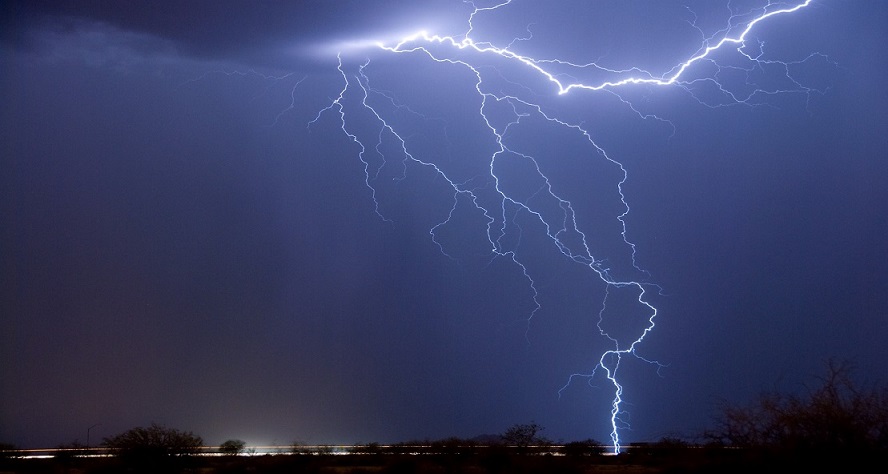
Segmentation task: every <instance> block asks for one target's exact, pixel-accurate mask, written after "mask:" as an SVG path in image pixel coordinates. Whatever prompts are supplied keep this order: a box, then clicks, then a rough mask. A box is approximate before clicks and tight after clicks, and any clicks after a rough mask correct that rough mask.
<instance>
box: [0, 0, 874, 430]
mask: <svg viewBox="0 0 888 474" xmlns="http://www.w3.org/2000/svg"><path fill="white" fill-rule="evenodd" d="M727 3H728V2H725V4H724V5H719V4H717V2H709V1H699V2H690V1H685V2H681V1H676V2H634V1H633V2H625V1H623V2H564V3H563V4H558V5H555V2H531V1H526V0H514V1H513V2H512V4H510V5H507V6H503V7H501V8H499V9H497V10H495V11H485V12H479V13H478V14H477V15H476V16H475V17H474V21H473V26H474V28H473V30H472V34H471V36H472V37H473V38H474V39H475V40H476V41H487V42H490V43H491V44H492V45H494V46H497V47H505V46H509V45H510V44H511V46H510V48H511V50H513V51H515V52H517V53H518V54H522V55H525V56H528V57H533V58H535V59H541V60H553V59H559V60H562V61H569V62H572V63H574V64H588V63H592V62H595V63H596V64H598V65H600V66H601V67H602V68H606V69H607V70H602V69H598V70H594V69H593V68H591V67H585V68H578V67H571V66H566V65H564V64H560V65H559V64H555V63H552V62H542V63H538V64H540V65H541V66H542V67H544V68H546V69H547V70H551V71H554V72H556V73H557V74H561V75H559V76H557V77H558V78H559V79H561V80H563V81H567V82H574V81H580V82H584V83H596V82H598V81H601V80H605V79H612V78H614V77H624V76H625V73H621V72H618V71H630V73H631V74H634V75H636V76H643V75H644V72H643V71H647V72H648V73H650V74H651V75H654V76H662V75H665V74H667V72H668V71H669V70H670V69H672V68H673V67H675V66H676V65H678V64H680V63H681V62H682V61H684V60H686V59H688V58H689V57H692V56H693V55H694V54H695V53H697V52H699V49H700V47H701V45H702V44H703V42H704V41H705V40H706V39H707V38H710V39H717V38H719V37H720V36H723V35H724V34H725V31H724V29H725V28H726V27H728V26H729V25H733V26H734V27H735V28H734V29H733V30H731V33H732V34H737V33H739V31H740V30H742V25H743V24H744V21H747V22H748V21H749V20H750V19H751V18H754V17H755V16H756V15H758V14H760V13H761V12H762V11H763V10H761V8H762V7H763V5H765V4H766V3H767V2H756V1H749V2H736V1H732V2H730V7H729V6H728V5H727ZM792 4H794V3H793V2H789V3H787V4H780V6H787V5H792ZM477 5H478V6H479V7H481V6H484V5H483V4H481V3H480V2H479V3H478V4H477ZM0 8H2V12H0V31H2V33H0V40H2V42H0V47H2V58H3V64H4V66H3V75H2V82H0V84H2V87H0V94H2V95H0V103H2V104H3V107H2V112H0V120H2V124H0V144H2V145H0V165H2V167H0V169H2V173H0V212H2V219H0V230H2V232H0V282H2V286H0V327H2V328H3V329H2V331H0V381H2V382H0V442H9V443H14V444H16V445H19V446H23V447H44V446H55V445H57V444H60V443H66V442H70V441H73V440H75V439H79V440H80V441H81V442H85V441H86V433H87V429H88V428H90V427H91V426H94V425H96V424H97V423H100V425H99V426H96V427H93V428H92V429H91V436H92V438H91V440H90V441H91V442H92V443H95V442H97V441H98V440H100V439H101V438H102V437H105V436H110V435H113V434H116V433H119V432H121V431H123V430H125V429H128V428H130V427H133V426H137V425H147V424H149V423H151V422H157V423H163V424H166V425H168V426H173V427H177V428H182V429H189V430H192V431H194V432H196V433H198V434H200V435H202V436H203V437H204V439H205V440H206V441H207V442H208V443H211V444H214V443H219V442H221V441H224V440H226V439H229V438H241V439H244V440H246V441H247V442H248V443H250V444H282V445H286V444H289V443H291V442H293V441H301V442H305V443H337V444H338V443H357V442H371V441H379V442H393V441H405V440H409V439H422V438H443V437H447V436H462V437H471V436H475V435H479V434H483V433H500V432H502V431H504V430H505V429H506V428H507V427H509V426H511V425H512V424H515V423H526V422H530V421H535V422H537V423H539V424H540V425H542V426H544V427H545V428H546V430H545V431H544V434H545V435H547V436H549V437H550V438H552V439H554V440H564V441H570V440H576V439H585V438H594V439H597V440H599V441H602V442H605V443H606V442H609V441H610V438H609V435H610V431H611V427H610V419H609V418H610V404H611V402H612V399H613V394H614V392H613V385H612V384H611V383H610V382H609V381H608V380H607V379H606V378H604V377H603V375H604V374H603V371H602V369H598V370H599V371H598V372H597V374H596V375H595V376H594V377H591V378H583V377H575V378H574V379H573V381H572V383H571V384H570V385H569V386H567V387H566V388H564V389H563V390H561V391H560V396H559V390H560V389H562V387H564V386H565V384H566V383H567V382H568V380H569V379H570V377H571V374H590V373H591V372H592V371H593V369H594V368H595V366H596V364H597V362H598V360H599V357H601V354H602V353H603V352H604V351H607V350H611V349H614V345H613V343H612V342H611V341H610V339H608V338H606V337H604V336H603V335H602V334H601V331H602V330H604V331H607V332H608V334H610V335H611V337H613V338H615V339H616V340H617V341H619V343H620V346H619V348H620V349H624V348H625V347H626V344H627V342H629V341H631V340H634V339H635V338H636V337H638V335H639V334H640V332H641V330H643V329H644V327H645V326H646V325H647V323H646V321H647V318H648V317H649V316H650V312H649V310H648V308H647V307H646V306H644V305H641V304H639V303H638V302H637V301H636V298H637V296H638V294H637V288H639V286H635V285H623V286H616V285H610V289H608V285H605V283H604V281H603V280H602V277H601V276H600V275H599V273H598V271H603V269H607V270H608V271H607V272H606V273H605V275H608V276H609V277H610V278H612V279H613V280H615V281H623V282H638V284H639V285H643V286H641V287H643V288H645V289H646V290H647V291H646V293H645V301H647V302H648V303H650V304H651V305H652V306H654V307H656V308H657V315H656V319H655V322H656V327H655V328H654V329H653V331H652V332H650V333H649V334H648V335H647V336H646V337H645V339H644V341H642V343H641V344H639V345H638V347H637V351H636V354H637V355H638V356H639V357H640V358H641V359H639V358H633V357H631V356H624V357H623V358H622V360H621V363H620V366H619V367H620V368H619V372H618V375H619V376H618V381H619V383H620V384H621V385H622V386H623V394H622V399H623V402H622V404H621V410H622V412H621V414H620V420H621V423H620V430H619V433H620V436H621V439H622V440H623V441H626V442H629V441H654V440H657V439H659V438H660V437H663V436H682V437H687V438H693V437H694V436H695V435H698V434H700V433H701V432H702V431H703V430H704V429H705V428H708V427H711V426H712V416H713V415H714V414H716V408H717V406H718V403H719V402H720V401H722V400H728V401H731V402H745V401H750V400H752V399H753V398H754V397H755V396H756V394H758V393H759V392H760V391H762V390H771V389H778V390H783V391H796V390H803V389H804V386H805V384H808V385H810V384H812V383H816V381H815V380H814V379H813V377H812V376H813V375H815V374H817V373H818V372H819V371H820V370H821V369H822V368H823V367H824V361H825V360H826V359H828V358H835V359H840V360H848V361H851V362H853V363H854V364H855V365H856V367H857V370H856V372H855V374H856V375H857V376H858V377H859V380H860V381H861V383H885V382H886V380H888V365H886V361H888V348H886V347H888V345H886V344H885V342H884V341H885V340H886V339H888V324H886V317H888V310H886V304H885V302H884V301H885V299H884V298H885V297H886V295H888V238H886V236H888V162H886V157H888V135H886V133H885V131H886V130H888V119H886V114H885V110H886V106H888V93H886V89H885V88H886V86H888V68H886V66H885V64H886V59H888V58H886V54H885V52H884V49H883V48H882V45H884V44H886V42H888V37H886V35H888V5H886V4H885V3H884V2H841V1H838V0H814V1H813V3H812V4H811V5H810V6H808V7H807V8H805V9H803V10H800V11H798V12H795V13H793V14H788V15H784V16H780V17H779V18H778V17H774V18H770V19H768V21H766V22H762V23H760V24H759V25H757V26H756V27H755V28H754V29H753V30H752V31H751V32H750V35H749V37H748V39H749V41H748V42H747V49H745V50H744V52H746V53H747V55H748V56H753V57H756V58H758V59H759V62H758V63H753V62H752V61H750V59H749V58H747V57H745V56H743V55H739V54H737V52H736V48H733V49H730V48H727V49H725V50H724V51H721V50H720V51H719V52H718V53H717V54H715V55H713V56H712V61H701V62H700V63H698V64H697V65H696V66H695V68H694V69H693V70H690V71H689V75H688V76H687V77H686V79H687V81H686V82H684V83H683V84H677V85H671V86H652V85H637V86H626V87H619V88H610V89H605V90H602V91H584V90H573V91H571V92H570V93H569V94H565V95H558V94H557V92H558V91H557V87H555V85H554V84H553V83H551V82H548V81H546V80H544V79H543V78H542V77H541V76H540V75H539V74H538V73H536V72H534V71H533V70H531V69H529V68H528V67H526V66H525V65H520V64H516V63H515V62H514V61H507V60H504V59H502V58H499V57H496V56H493V55H489V54H488V55H483V54H472V53H471V52H469V51H462V52H459V51H455V50H454V49H452V48H446V47H444V48H441V47H436V48H435V49H434V53H435V54H436V55H437V56H436V57H437V58H439V59H441V58H447V59H449V60H450V61H462V62H464V63H465V64H469V65H472V66H473V67H475V68H476V71H477V72H478V74H479V75H478V76H476V75H475V73H474V72H473V71H472V70H471V69H469V68H468V67H467V66H465V65H463V64H457V63H453V62H436V61H434V60H432V59H431V58H430V57H429V56H428V55H425V54H422V53H392V52H388V51H383V50H381V49H378V48H375V47H372V46H368V44H369V43H366V42H365V43H361V41H365V40H368V39H370V40H376V39H381V40H383V41H386V42H389V44H392V43H391V42H392V41H393V40H394V39H396V38H400V37H402V36H404V35H406V34H409V33H413V32H415V31H417V30H419V29H423V28H424V29H426V30H427V31H429V32H430V33H441V34H452V35H461V34H465V32H466V31H467V29H468V27H469V23H468V18H469V15H470V14H471V12H472V7H471V5H469V4H465V3H463V2H460V1H458V0H454V1H446V0H441V1H435V2H409V1H395V0H391V1H385V2H360V1H336V2H320V1H310V2H262V3H258V4H257V3H256V2H234V1H225V2H217V1H213V2H169V3H168V4H166V5H162V6H158V5H157V3H156V2H112V1H108V2H101V1H91V2H78V1H67V2H61V1H60V2H41V3H40V4H35V2H18V1H8V2H4V3H3V4H2V7H0ZM516 38H519V40H515V39H516ZM361 44H363V45H364V46H360V45H361ZM421 44H423V43H416V44H414V45H421ZM339 51H343V55H342V58H343V60H342V66H341V67H342V71H343V72H344V75H345V77H346V78H348V80H349V81H350V82H349V84H350V88H349V89H348V90H347V91H346V94H345V95H344V96H343V99H342V100H341V101H340V102H339V103H341V104H342V105H343V107H344V108H343V109H342V110H343V111H344V112H345V113H346V131H347V132H348V133H349V134H352V135H353V136H354V139H352V138H351V137H350V136H349V135H347V134H346V132H345V131H344V130H343V128H342V127H343V123H342V122H341V116H340V114H339V112H340V110H339V108H338V106H337V105H336V104H335V103H333V101H334V99H336V98H337V96H338V95H339V94H340V92H341V91H342V90H343V87H344V82H343V74H341V73H340V71H339V70H338V69H337V52H339ZM362 66H363V69H362ZM632 68H638V69H632ZM362 73H363V75H362ZM621 74H622V75H621ZM478 77H481V78H482V83H481V86H479V88H480V90H481V92H483V93H484V94H488V95H487V96H486V97H487V102H486V103H485V105H484V108H483V109H482V108H481V104H482V96H481V95H480V94H479V92H478V90H476V88H475V87H476V82H477V81H478ZM362 86H363V89H362ZM757 88H759V89H762V90H763V91H767V92H760V93H755V94H752V93H753V91H755V90H756V89H757ZM364 90H367V91H368V96H367V100H366V101H367V104H368V105H370V106H372V107H373V109H372V110H371V109H368V108H365V107H363V106H362V97H363V93H364V92H363V91H364ZM750 94H751V95H750ZM507 96H508V97H511V99H507V98H506V97H507ZM745 97H749V99H748V100H745V101H744V102H745V103H737V101H738V100H741V101H742V100H744V98H745ZM497 98H498V99H499V100H496V99H497ZM331 104H332V105H333V106H334V107H333V108H330V109H327V110H326V111H324V112H323V113H321V114H320V115H319V112H320V111H322V110H324V109H325V107H328V106H330V105H331ZM537 106H538V108H537ZM374 111H375V112H376V113H378V114H379V115H380V117H382V118H383V119H384V120H386V123H387V124H389V125H390V126H391V127H392V128H391V130H389V129H385V128H384V127H382V124H381V122H380V121H379V120H378V119H377V118H376V116H375V115H374V114H373V112H374ZM482 111H483V113H484V114H483V115H482V114H481V112H482ZM541 112H542V114H545V115H542V114H541ZM484 118H487V119H488V121H489V125H490V126H489V127H488V124H487V123H485V122H484ZM556 119H557V120H560V121H562V122H564V123H567V124H569V125H570V126H560V125H559V124H558V123H557V122H555V121H554V120H556ZM514 121H517V122H516V123H514V124H513V125H511V126H508V127H507V125H508V124H509V123H510V122H514ZM491 127H492V128H491ZM580 128H581V129H582V130H584V131H585V132H587V133H588V137H586V136H584V135H583V134H582V133H580V131H579V130H580ZM392 131H394V132H396V133H398V136H395V135H393V134H392V133H391V132H392ZM381 132H382V133H381ZM495 132H496V133H500V134H501V135H503V137H504V142H505V144H506V146H507V147H508V148H509V150H512V151H513V153H501V154H499V155H497V157H496V159H494V165H493V166H492V167H491V158H492V156H493V154H494V153H495V152H496V151H497V149H498V144H497V141H496V139H495V138H496V133H495ZM380 137H382V139H381V141H380ZM399 137H400V139H403V140H404V142H403V144H404V145H405V146H406V148H407V150H408V152H409V153H410V156H405V155H404V154H403V150H402V148H401V145H402V142H401V141H400V139H399ZM355 139H356V140H360V142H361V143H363V144H364V147H365V149H366V152H365V153H364V154H363V155H361V154H360V152H361V145H360V144H359V143H358V142H356V141H355ZM590 140H591V141H590ZM362 159H363V160H364V162H362ZM420 161H421V162H423V163H428V165H421V164H419V162H420ZM617 163H619V165H618V164H617ZM431 165H434V166H435V167H436V168H432V166H431ZM620 166H622V168H623V169H625V171H626V180H625V182H624V183H623V184H622V186H621V187H619V186H620V182H621V180H622V177H623V174H622V172H621V170H620ZM436 170H439V171H436ZM494 176H495V177H496V180H495V179H494ZM544 176H545V177H544ZM448 180H450V181H448ZM496 186H499V191H502V192H503V193H505V194H506V195H508V196H509V200H506V201H505V202H506V204H505V205H504V204H503V203H504V201H503V198H502V196H501V195H500V194H499V193H497V192H496V191H497V188H496ZM455 188H456V189H459V190H460V191H462V192H460V193H458V194H455V192H454V189H455ZM620 189H622V192H623V195H624V199H625V202H626V203H627V204H628V206H629V208H630V211H629V212H628V214H626V215H625V217H623V220H624V221H625V234H626V239H628V241H629V242H631V243H632V244H634V249H635V255H634V257H635V263H636V265H637V267H638V268H635V267H633V265H632V247H631V246H630V245H628V244H627V243H626V242H624V241H623V236H622V234H621V232H622V225H621V223H620V220H619V217H620V215H621V214H622V213H623V212H624V211H625V207H624V206H623V203H622V202H621V200H620V196H619V190H620ZM550 190H551V193H552V194H549V191H550ZM469 193H471V194H469ZM455 195H456V196H457V197H456V198H454V196H455ZM554 196H558V197H559V198H561V199H562V200H563V201H558V199H556V198H555V197H554ZM471 198H474V201H473V199H471ZM374 199H375V201H374ZM454 199H455V200H454ZM567 201H569V202H570V209H571V210H572V213H569V214H565V209H566V202H567ZM454 202H456V207H454ZM476 206H479V207H481V206H483V209H486V210H487V211H495V212H492V213H489V214H488V215H487V216H485V214H484V213H483V212H482V211H481V210H479V207H476ZM451 209H453V210H454V212H453V213H452V214H451ZM504 209H505V211H504ZM497 213H498V214H497ZM380 214H381V216H380ZM565 215H567V216H569V217H570V218H572V220H575V222H576V225H577V228H576V229H575V230H574V229H572V228H571V229H572V230H570V231H564V232H562V233H560V234H555V232H556V231H557V228H550V229H549V231H550V234H552V235H553V236H556V237H557V238H558V239H559V242H560V243H561V244H562V247H561V250H563V251H565V252H573V254H574V255H575V258H574V260H571V259H570V258H568V257H566V256H565V255H563V254H562V253H561V252H559V247H558V246H557V245H556V242H555V240H553V238H551V237H548V236H547V235H546V230H547V229H546V227H545V225H546V224H545V223H549V224H552V223H556V222H557V223H559V224H563V222H564V216H565ZM448 216H451V218H450V220H447V217H448ZM488 218H490V221H488ZM543 219H545V221H543ZM445 221H447V222H446V224H443V225H439V224H442V223H443V222H445ZM488 222H492V223H493V224H491V225H490V226H489V225H488ZM544 222H545V223H544ZM500 229H502V230H500ZM491 236H493V237H494V242H493V243H492V242H491V241H489V240H488V239H490V238H491ZM584 239H585V240H584ZM494 243H495V244H496V246H495V247H493V244H494ZM584 243H585V245H586V246H587V247H588V248H589V252H590V254H591V255H592V256H593V257H594V259H595V263H594V264H592V265H589V264H586V265H584V264H582V263H578V262H577V261H575V260H582V256H577V255H579V254H580V253H582V252H580V250H582V249H583V248H584ZM492 247H493V248H495V250H496V251H497V252H500V253H501V254H502V255H499V256H498V255H497V254H496V252H492V251H491V248H492ZM510 252H512V253H510ZM596 270H597V271H596ZM531 279H532V281H533V284H532V285H531ZM633 291H635V292H634V293H633ZM605 296H606V299H605ZM605 302H606V304H607V309H606V311H604V312H603V313H601V316H600V311H601V309H602V306H603V304H604V303H605ZM599 321H600V322H599ZM599 327H601V328H602V329H599ZM607 360H608V361H611V362H612V360H613V359H607ZM645 360H648V361H657V362H658V363H659V365H657V364H652V363H647V362H645ZM587 382H588V383H587Z"/></svg>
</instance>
